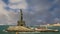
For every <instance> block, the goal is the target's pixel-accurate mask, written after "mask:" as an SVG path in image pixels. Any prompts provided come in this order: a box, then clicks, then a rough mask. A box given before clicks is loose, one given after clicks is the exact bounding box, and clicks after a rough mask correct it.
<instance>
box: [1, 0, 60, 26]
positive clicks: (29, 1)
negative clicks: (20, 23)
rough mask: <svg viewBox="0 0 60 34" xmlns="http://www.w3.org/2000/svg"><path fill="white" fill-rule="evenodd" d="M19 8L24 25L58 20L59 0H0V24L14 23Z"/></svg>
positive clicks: (59, 20) (59, 14) (56, 21)
mask: <svg viewBox="0 0 60 34" xmlns="http://www.w3.org/2000/svg"><path fill="white" fill-rule="evenodd" d="M19 9H22V11H23V14H24V15H23V16H24V21H25V22H26V25H40V24H47V23H58V22H60V0H0V25H4V24H5V25H11V24H12V25H16V24H17V20H18V19H19Z"/></svg>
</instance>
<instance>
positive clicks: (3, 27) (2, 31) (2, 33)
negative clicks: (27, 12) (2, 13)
mask: <svg viewBox="0 0 60 34" xmlns="http://www.w3.org/2000/svg"><path fill="white" fill-rule="evenodd" d="M8 27H9V25H0V34H15V32H6V31H5V30H6V29H7V28H8ZM48 28H50V29H58V30H59V32H19V34H60V27H57V26H55V27H54V26H52V27H48Z"/></svg>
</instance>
